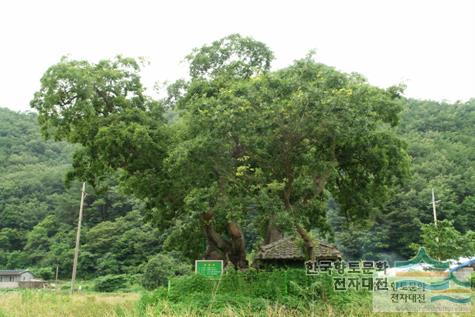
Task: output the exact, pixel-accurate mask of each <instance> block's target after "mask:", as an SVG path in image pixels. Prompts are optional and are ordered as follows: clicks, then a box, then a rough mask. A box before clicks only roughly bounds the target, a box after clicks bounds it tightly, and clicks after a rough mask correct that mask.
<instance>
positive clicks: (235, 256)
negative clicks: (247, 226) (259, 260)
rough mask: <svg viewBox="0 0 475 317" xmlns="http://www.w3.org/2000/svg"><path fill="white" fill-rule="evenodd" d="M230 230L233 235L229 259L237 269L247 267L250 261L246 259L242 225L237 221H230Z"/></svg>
mask: <svg viewBox="0 0 475 317" xmlns="http://www.w3.org/2000/svg"><path fill="white" fill-rule="evenodd" d="M228 232H229V235H230V236H231V248H230V252H229V259H230V260H231V262H233V264H234V266H235V267H236V268H237V269H245V268H247V267H248V263H247V260H246V247H245V241H244V235H243V234H242V231H241V227H239V225H238V224H237V223H235V222H230V223H229V224H228Z"/></svg>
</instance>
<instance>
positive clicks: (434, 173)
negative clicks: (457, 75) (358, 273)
mask: <svg viewBox="0 0 475 317" xmlns="http://www.w3.org/2000/svg"><path fill="white" fill-rule="evenodd" d="M398 133H399V134H400V135H401V136H402V137H403V138H404V139H405V141H406V143H407V146H408V153H409V154H410V156H411V158H412V163H411V178H410V179H409V180H408V181H407V183H406V184H405V185H404V186H403V187H398V188H395V189H394V190H393V196H392V199H391V200H390V202H389V203H388V204H387V205H386V206H385V208H384V209H383V210H381V212H380V213H378V214H377V216H376V218H375V219H374V221H371V222H370V223H363V224H361V223H355V224H352V225H350V226H347V225H343V226H339V229H340V233H339V234H338V233H337V240H338V239H339V242H340V244H341V245H344V246H345V247H344V250H345V251H346V253H347V254H351V255H352V256H353V257H365V256H366V257H381V258H387V259H390V260H393V259H395V258H399V257H405V258H407V257H411V256H412V255H413V254H414V250H412V249H411V248H410V244H411V243H413V242H417V241H419V239H420V227H421V224H428V223H432V222H433V215H432V206H431V205H430V202H431V189H432V188H434V190H435V193H436V199H437V200H440V202H439V204H438V209H437V210H438V212H437V216H438V219H439V220H443V219H448V220H452V221H453V222H454V226H455V228H456V229H458V230H460V231H461V232H467V231H469V230H474V229H475V100H474V99H472V100H470V101H468V102H466V103H456V104H448V103H438V102H432V101H418V100H408V101H407V104H406V110H405V111H404V112H403V114H402V116H401V120H400V124H399V126H398ZM337 220H338V219H336V221H337ZM334 221H335V220H334ZM337 223H338V221H337ZM362 227H364V228H365V229H362ZM368 227H369V228H370V229H368ZM341 229H344V230H341Z"/></svg>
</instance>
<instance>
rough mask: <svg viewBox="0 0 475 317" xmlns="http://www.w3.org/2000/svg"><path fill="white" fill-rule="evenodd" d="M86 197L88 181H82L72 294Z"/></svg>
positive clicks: (72, 285)
mask: <svg viewBox="0 0 475 317" xmlns="http://www.w3.org/2000/svg"><path fill="white" fill-rule="evenodd" d="M85 197H86V182H84V183H82V190H81V205H80V206H79V220H78V230H77V233H76V248H75V249H74V261H73V275H72V277H71V294H72V293H73V292H74V283H75V282H76V270H77V267H78V256H79V241H80V239H81V222H82V210H83V206H84V198H85Z"/></svg>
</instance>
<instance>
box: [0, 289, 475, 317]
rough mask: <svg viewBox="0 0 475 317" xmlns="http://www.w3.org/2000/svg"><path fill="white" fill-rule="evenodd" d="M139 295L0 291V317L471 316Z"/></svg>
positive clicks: (474, 312) (467, 315)
mask: <svg viewBox="0 0 475 317" xmlns="http://www.w3.org/2000/svg"><path fill="white" fill-rule="evenodd" d="M139 298H140V294H139V293H111V294H103V293H92V292H91V293H83V294H75V295H74V296H70V295H69V294H67V293H66V292H55V291H48V290H22V291H9V292H0V317H30V316H31V317H69V316H74V317H76V316H77V317H89V316H90V317H101V316H111V317H112V316H118V317H125V316H140V317H151V316H191V317H193V316H216V317H217V316H230V317H234V316H276V317H284V316H290V317H293V316H335V317H336V316H362V317H363V316H365V317H366V316H393V317H396V316H398V317H399V316H411V317H422V316H434V317H435V316H437V317H448V316H463V317H469V316H470V317H471V316H474V315H475V310H474V309H473V306H472V312H471V313H458V314H457V313H453V314H437V313H424V314H413V313H411V314H409V313H406V314H390V313H387V314H386V313H385V314H382V313H379V314H376V313H372V312H371V307H368V306H367V305H364V304H362V305H358V303H355V304H354V305H351V306H349V307H346V308H345V309H343V310H342V309H336V308H334V307H332V306H329V305H316V306H315V308H314V309H311V310H306V311H304V312H302V311H300V312H298V311H295V310H289V309H286V308H285V307H283V306H268V307H267V308H266V309H265V310H264V311H261V312H259V313H256V312H253V311H252V309H251V308H238V309H237V308H233V307H227V308H225V309H224V310H222V311H221V312H219V313H209V312H198V311H196V310H195V309H194V308H193V307H186V306H171V305H169V304H168V303H167V302H166V301H164V302H161V303H160V305H156V306H149V307H147V308H146V309H145V310H143V309H142V310H140V309H138V305H137V303H138V302H139Z"/></svg>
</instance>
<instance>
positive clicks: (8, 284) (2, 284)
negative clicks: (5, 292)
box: [0, 282, 18, 288]
mask: <svg viewBox="0 0 475 317" xmlns="http://www.w3.org/2000/svg"><path fill="white" fill-rule="evenodd" d="M17 287H18V282H0V288H17Z"/></svg>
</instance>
